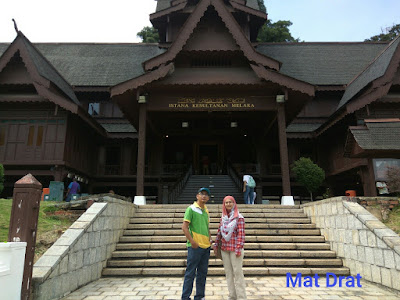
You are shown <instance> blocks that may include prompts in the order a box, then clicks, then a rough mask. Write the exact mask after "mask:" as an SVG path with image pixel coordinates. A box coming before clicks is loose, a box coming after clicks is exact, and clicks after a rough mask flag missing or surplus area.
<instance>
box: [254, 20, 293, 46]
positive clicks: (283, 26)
mask: <svg viewBox="0 0 400 300" xmlns="http://www.w3.org/2000/svg"><path fill="white" fill-rule="evenodd" d="M292 24H293V23H292V22H290V21H278V22H275V23H272V20H267V22H266V23H265V24H264V25H263V26H262V27H261V29H260V31H259V32H258V37H257V41H258V42H265V43H281V42H299V41H300V40H299V39H298V38H297V39H295V38H294V37H292V34H291V33H290V30H289V27H290V26H291V25H292Z"/></svg>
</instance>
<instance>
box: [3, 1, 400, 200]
mask: <svg viewBox="0 0 400 300" xmlns="http://www.w3.org/2000/svg"><path fill="white" fill-rule="evenodd" d="M138 5H139V4H138ZM150 20H151V22H152V24H153V25H154V27H155V28H157V29H158V31H159V35H160V43H159V44H145V43H143V44H96V43H31V42H30V41H29V39H28V38H27V37H26V36H24V34H23V33H22V32H20V31H19V32H18V33H17V37H16V38H15V40H14V41H13V42H12V43H11V44H5V43H2V44H0V163H1V164H3V165H4V168H5V175H6V176H5V180H6V182H5V186H6V188H5V191H4V192H3V196H9V195H10V193H11V191H12V186H13V183H14V182H15V181H16V180H17V179H19V178H21V177H22V176H24V175H25V174H26V173H32V174H33V175H34V176H35V177H37V178H38V179H39V180H40V181H41V182H42V183H43V185H44V186H47V185H48V184H49V182H50V181H64V182H65V183H66V184H67V183H69V181H70V180H71V178H72V177H73V176H75V177H76V178H78V181H80V182H81V186H82V190H83V191H84V192H88V193H100V192H108V191H109V190H114V191H115V192H116V193H118V194H122V195H127V196H135V195H139V196H143V195H145V196H153V197H155V198H156V199H157V202H158V203H162V202H164V203H165V202H169V203H174V197H171V195H172V196H173V195H177V194H178V193H177V191H180V190H181V189H182V187H184V184H185V183H186V182H187V181H188V180H189V179H190V177H192V176H195V175H196V174H204V172H205V173H209V174H211V175H214V176H218V175H225V176H226V175H229V176H230V177H231V179H232V180H233V181H235V180H236V182H237V183H238V190H239V189H240V186H239V185H240V181H241V176H242V175H243V174H252V175H253V176H254V178H255V179H256V181H257V194H258V195H263V196H264V197H267V198H268V197H272V196H275V197H280V196H282V195H286V196H289V195H293V196H296V195H302V194H306V191H305V190H304V188H302V187H301V186H300V185H299V184H298V183H297V182H296V180H295V178H294V177H293V176H291V172H290V165H291V164H292V163H293V162H294V161H295V160H297V159H298V158H299V157H302V156H305V157H310V158H311V159H312V160H313V161H314V162H316V163H317V164H318V165H319V166H321V167H322V168H323V169H324V170H325V173H326V182H325V185H324V187H323V189H321V192H320V193H319V194H320V195H321V194H322V193H323V192H324V191H325V188H327V187H329V188H330V189H331V191H332V194H333V195H344V193H345V191H346V190H356V192H357V194H359V195H366V196H375V195H376V194H377V189H376V182H378V181H384V180H385V172H384V171H382V170H383V169H384V168H385V167H386V166H387V165H400V138H399V136H400V71H399V62H400V45H399V43H400V39H399V38H397V39H395V40H394V41H392V42H390V43H371V42H346V43H306V42H304V43H257V42H256V37H257V34H258V31H259V29H260V27H261V26H262V25H263V24H264V23H265V21H266V20H267V14H266V13H264V12H263V11H262V10H261V9H260V7H259V6H258V2H257V0H247V1H246V0H158V3H157V9H156V12H155V13H153V14H151V15H150ZM194 193H195V191H194V192H193V194H194ZM168 195H169V197H168ZM257 199H259V200H258V201H260V199H261V197H258V198H257Z"/></svg>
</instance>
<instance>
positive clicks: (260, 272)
mask: <svg viewBox="0 0 400 300" xmlns="http://www.w3.org/2000/svg"><path fill="white" fill-rule="evenodd" d="M288 272H290V273H292V274H297V273H302V275H303V276H304V275H313V274H318V275H325V274H326V273H328V272H330V273H334V274H336V275H349V274H350V273H349V269H348V268H340V267H337V268H322V267H321V268H317V267H316V268H312V267H304V268H295V267H292V268H287V267H284V268H279V267H243V273H244V275H245V276H276V275H286V273H288ZM184 274H185V267H175V268H168V267H163V268H159V267H154V268H150V267H139V268H105V269H104V270H103V276H184ZM208 275H210V276H224V275H225V272H224V269H223V268H222V267H221V268H218V267H210V268H208Z"/></svg>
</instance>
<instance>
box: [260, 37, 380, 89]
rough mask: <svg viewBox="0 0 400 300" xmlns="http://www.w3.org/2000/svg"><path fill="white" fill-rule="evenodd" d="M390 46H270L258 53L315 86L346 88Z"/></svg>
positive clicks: (348, 44)
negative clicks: (277, 62) (272, 59)
mask: <svg viewBox="0 0 400 300" xmlns="http://www.w3.org/2000/svg"><path fill="white" fill-rule="evenodd" d="M386 46H387V43H268V44H259V45H258V46H257V47H256V50H257V51H258V52H260V53H262V54H264V55H267V56H269V57H272V58H274V59H276V60H278V61H280V62H282V67H281V69H280V72H281V73H283V74H285V75H288V76H291V77H294V78H296V79H298V80H302V81H305V82H309V83H311V84H315V85H345V84H348V83H349V82H350V81H351V80H352V79H353V78H354V77H355V76H356V75H357V74H358V73H359V72H360V71H361V70H363V69H364V68H365V67H366V66H368V64H369V63H370V62H371V61H372V60H373V59H374V58H375V57H376V56H377V55H378V54H379V53H380V52H381V51H382V50H383V49H384V48H385V47H386Z"/></svg>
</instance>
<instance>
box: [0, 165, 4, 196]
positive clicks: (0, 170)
mask: <svg viewBox="0 0 400 300" xmlns="http://www.w3.org/2000/svg"><path fill="white" fill-rule="evenodd" d="M3 189H4V167H3V165H2V164H0V194H1V192H3Z"/></svg>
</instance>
